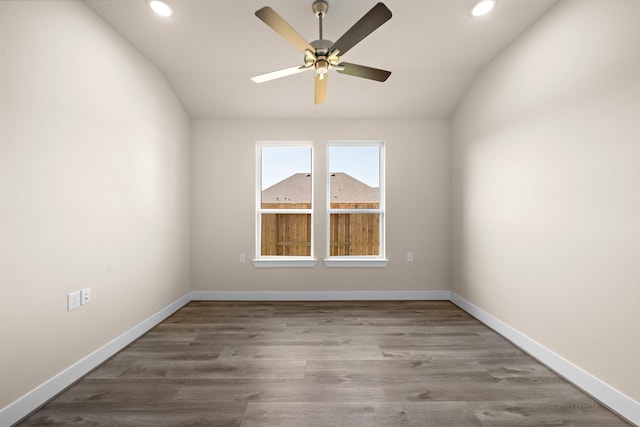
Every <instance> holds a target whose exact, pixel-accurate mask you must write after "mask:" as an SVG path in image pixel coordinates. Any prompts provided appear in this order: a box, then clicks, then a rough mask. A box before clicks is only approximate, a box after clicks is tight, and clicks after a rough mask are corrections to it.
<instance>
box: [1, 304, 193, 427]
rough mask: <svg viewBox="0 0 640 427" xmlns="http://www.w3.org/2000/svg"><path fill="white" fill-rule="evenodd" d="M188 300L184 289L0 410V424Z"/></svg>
mask: <svg viewBox="0 0 640 427" xmlns="http://www.w3.org/2000/svg"><path fill="white" fill-rule="evenodd" d="M189 301H191V294H190V293H187V294H185V295H184V296H182V297H180V298H178V299H177V300H176V301H174V302H172V303H171V304H169V305H168V306H166V307H164V308H163V309H161V310H160V311H158V312H157V313H155V314H153V315H151V316H150V317H148V318H147V319H145V320H143V321H142V322H140V323H139V324H137V325H136V326H134V327H133V328H131V329H129V330H128V331H126V332H125V333H123V334H122V335H120V336H118V337H116V338H115V339H113V340H112V341H111V342H109V343H107V344H105V345H104V346H102V347H100V348H99V349H97V350H96V351H94V352H93V353H91V354H89V355H88V356H86V357H85V358H83V359H81V360H79V361H78V362H76V363H74V364H73V365H71V366H69V367H68V368H67V369H65V370H64V371H62V372H60V373H59V374H57V375H56V376H54V377H53V378H51V379H50V380H48V381H47V382H45V383H44V384H42V385H40V386H38V387H37V388H35V389H33V390H32V391H30V392H29V393H27V394H25V395H24V396H22V397H21V398H19V399H18V400H16V401H15V402H13V403H11V404H9V405H7V406H6V407H4V408H3V409H1V410H0V426H9V425H12V424H14V423H17V422H18V421H20V420H21V419H22V418H24V417H26V416H27V415H29V414H30V413H31V412H33V411H35V410H36V409H38V408H39V407H40V406H42V405H44V404H45V403H47V402H48V401H49V400H50V399H52V398H53V397H55V396H56V395H57V394H58V393H60V392H62V391H63V390H64V389H66V388H67V387H69V386H70V385H72V384H73V383H74V382H76V381H78V380H79V379H80V378H82V377H83V376H84V375H86V374H88V373H89V372H91V371H92V370H93V369H95V368H96V367H98V366H100V364H102V363H103V362H105V361H106V360H107V359H109V358H110V357H112V356H114V355H115V354H116V353H118V352H119V351H120V350H122V349H123V348H125V347H126V346H128V345H129V344H131V343H132V342H133V341H135V340H136V339H138V338H139V337H140V336H142V335H143V334H145V333H146V332H147V331H149V330H150V329H151V328H153V327H154V326H156V325H157V324H158V323H160V322H162V321H163V320H164V319H166V318H167V317H169V316H171V315H172V314H173V313H175V312H176V311H178V310H179V309H180V308H181V307H183V306H184V305H185V304H187V303H188V302H189Z"/></svg>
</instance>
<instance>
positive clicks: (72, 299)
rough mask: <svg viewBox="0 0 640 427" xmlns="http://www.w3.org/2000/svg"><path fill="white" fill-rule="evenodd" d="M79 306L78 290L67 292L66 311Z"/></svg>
mask: <svg viewBox="0 0 640 427" xmlns="http://www.w3.org/2000/svg"><path fill="white" fill-rule="evenodd" d="M78 307H80V291H76V292H71V293H70V294H67V311H71V310H75V309H76V308H78Z"/></svg>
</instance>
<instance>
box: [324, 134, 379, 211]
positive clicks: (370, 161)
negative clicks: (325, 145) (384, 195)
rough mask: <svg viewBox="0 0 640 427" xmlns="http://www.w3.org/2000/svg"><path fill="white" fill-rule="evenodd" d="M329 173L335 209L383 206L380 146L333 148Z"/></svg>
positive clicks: (330, 189)
mask: <svg viewBox="0 0 640 427" xmlns="http://www.w3.org/2000/svg"><path fill="white" fill-rule="evenodd" d="M329 174H330V178H329V187H330V188H329V197H330V199H331V203H330V207H331V208H332V209H355V208H360V209H377V208H379V207H380V148H379V147H377V146H376V147H349V146H345V147H330V148H329Z"/></svg>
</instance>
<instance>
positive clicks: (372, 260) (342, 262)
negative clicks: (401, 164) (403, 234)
mask: <svg viewBox="0 0 640 427" xmlns="http://www.w3.org/2000/svg"><path fill="white" fill-rule="evenodd" d="M331 147H378V149H379V150H380V151H379V154H380V158H379V163H380V164H379V167H380V170H379V174H380V183H379V184H380V202H379V207H378V209H332V208H331V171H330V170H329V169H330V166H329V163H330V157H329V152H330V149H331ZM326 159H327V161H326V206H325V207H326V226H325V239H326V257H325V259H324V264H325V266H326V267H329V268H333V267H353V268H361V267H378V268H384V267H386V266H387V263H388V262H389V260H388V259H387V258H386V241H385V235H386V233H385V228H386V226H385V224H386V218H385V213H386V197H385V196H386V195H385V193H386V188H385V187H386V186H385V166H384V165H385V153H384V141H328V142H327V152H326ZM333 213H361V214H367V213H377V214H379V220H380V224H379V227H378V232H379V233H380V234H379V236H378V241H379V244H380V248H379V251H378V255H358V256H331V255H330V253H331V235H330V231H331V214H333Z"/></svg>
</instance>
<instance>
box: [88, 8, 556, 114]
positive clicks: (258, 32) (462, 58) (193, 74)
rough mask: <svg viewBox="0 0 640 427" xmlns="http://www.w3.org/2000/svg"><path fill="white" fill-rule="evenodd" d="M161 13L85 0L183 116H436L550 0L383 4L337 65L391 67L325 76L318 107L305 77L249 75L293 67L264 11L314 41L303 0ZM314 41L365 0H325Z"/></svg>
mask: <svg viewBox="0 0 640 427" xmlns="http://www.w3.org/2000/svg"><path fill="white" fill-rule="evenodd" d="M168 1H169V3H170V4H172V6H173V7H174V9H175V15H174V16H173V17H172V18H169V19H162V18H159V17H157V16H155V15H154V14H153V13H152V12H151V11H150V9H149V8H148V5H147V2H146V0H85V2H86V3H87V4H88V5H89V7H91V8H92V9H93V10H94V11H95V12H96V13H97V14H98V15H100V16H101V17H102V18H103V19H104V20H105V21H106V22H107V23H108V24H109V25H111V26H112V27H113V28H114V29H115V30H116V31H118V32H119V33H120V34H121V35H122V36H123V37H124V38H125V39H126V40H128V41H129V42H130V43H131V44H132V45H133V46H134V47H135V48H136V49H138V50H139V51H140V52H141V53H142V54H143V55H144V56H145V57H147V58H148V59H149V60H150V61H151V62H152V63H153V64H155V65H156V66H157V67H158V69H159V70H160V71H161V72H162V73H163V74H164V76H165V77H166V79H167V80H168V82H169V84H170V85H171V86H172V87H173V90H174V91H175V93H176V95H177V96H178V98H179V99H180V101H181V102H182V104H183V106H184V107H185V109H186V111H187V113H188V114H189V115H190V116H191V118H193V119H297V118H300V119H303V118H304V119H309V118H314V119H329V118H331V119H337V118H341V119H358V118H367V119H372V118H373V119H375V118H380V119H399V118H402V119H424V118H428V119H446V118H449V117H450V115H451V113H452V112H453V110H454V109H455V106H456V105H457V103H458V101H459V100H460V99H461V97H462V96H463V94H464V92H465V91H466V89H467V87H468V86H469V84H470V83H471V82H472V81H473V79H474V77H475V75H476V74H477V73H478V71H479V70H480V69H481V68H482V67H483V66H484V65H485V64H486V63H487V62H489V61H490V60H491V59H492V58H493V57H494V56H495V55H496V54H497V53H498V52H500V51H501V50H502V49H504V48H505V47H506V46H507V45H508V44H509V43H510V42H511V41H512V40H513V39H514V38H516V37H517V36H518V35H519V34H520V33H522V32H523V31H524V30H525V29H526V28H528V27H529V26H530V25H531V24H532V23H533V22H534V21H536V20H537V19H538V18H539V17H540V16H542V15H543V14H544V13H545V12H546V11H547V10H549V9H550V8H551V7H552V6H553V5H554V4H555V3H556V1H557V0H498V3H497V6H496V8H495V10H494V11H493V12H492V13H491V14H490V15H489V16H485V17H482V18H473V17H471V15H470V13H469V10H470V8H471V6H472V5H473V3H474V2H475V0H384V3H385V4H386V5H387V7H388V8H389V9H390V10H391V12H392V13H393V17H392V18H391V20H390V21H388V22H387V23H385V24H384V25H382V26H381V27H380V28H379V29H377V30H376V31H374V32H373V33H372V34H371V35H370V36H368V37H367V38H365V39H364V40H363V41H362V42H361V43H359V44H358V45H357V46H355V47H354V48H353V49H352V50H350V51H349V52H348V53H347V54H346V55H345V56H344V58H343V60H345V61H348V62H351V63H356V64H363V65H368V66H371V67H376V68H381V69H386V70H390V71H392V73H393V74H392V75H391V77H389V80H387V81H386V82H385V83H379V82H375V81H370V80H365V79H359V78H354V77H352V76H347V75H342V74H337V73H335V72H331V73H330V75H329V82H330V84H329V90H328V92H329V93H328V98H327V102H326V103H324V104H321V105H314V103H313V74H312V73H302V74H297V75H293V76H289V77H285V78H281V79H278V80H274V81H271V82H266V83H261V84H256V83H254V82H252V81H251V80H250V77H252V76H255V75H258V74H262V73H266V72H269V71H274V70H278V69H282V68H286V67H291V66H295V65H301V64H302V63H303V55H302V54H301V53H300V52H299V51H297V50H296V49H294V48H293V47H292V46H291V45H289V44H288V43H287V42H286V41H285V40H284V39H282V38H281V37H280V36H279V35H278V34H276V33H275V32H274V31H273V30H271V29H270V28H269V27H268V26H266V25H265V24H264V23H263V22H261V21H260V20H258V19H257V18H256V16H255V15H254V13H255V11H256V10H257V9H259V8H261V7H263V6H271V7H272V8H273V9H274V10H275V11H276V12H277V13H279V14H280V15H281V16H282V17H283V18H284V19H285V20H286V21H287V22H289V24H291V26H293V27H294V28H295V29H296V30H297V31H298V32H299V33H300V34H301V35H302V36H303V37H304V38H306V39H307V40H308V41H311V40H315V39H317V38H318V22H317V18H316V16H315V15H314V14H313V12H312V10H311V4H312V3H313V2H312V0H242V1H238V0H168ZM328 3H329V10H328V13H327V15H326V17H325V19H324V22H323V27H324V38H326V39H330V40H334V41H335V40H336V39H337V38H339V37H340V36H341V35H342V34H343V33H344V32H345V31H346V30H347V29H349V28H350V27H351V26H352V25H353V24H354V23H355V22H356V21H357V20H358V19H360V18H361V17H362V16H363V15H364V14H365V13H366V12H367V11H368V10H369V9H370V8H372V7H373V6H374V4H375V3H376V0H371V1H353V0H328Z"/></svg>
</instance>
